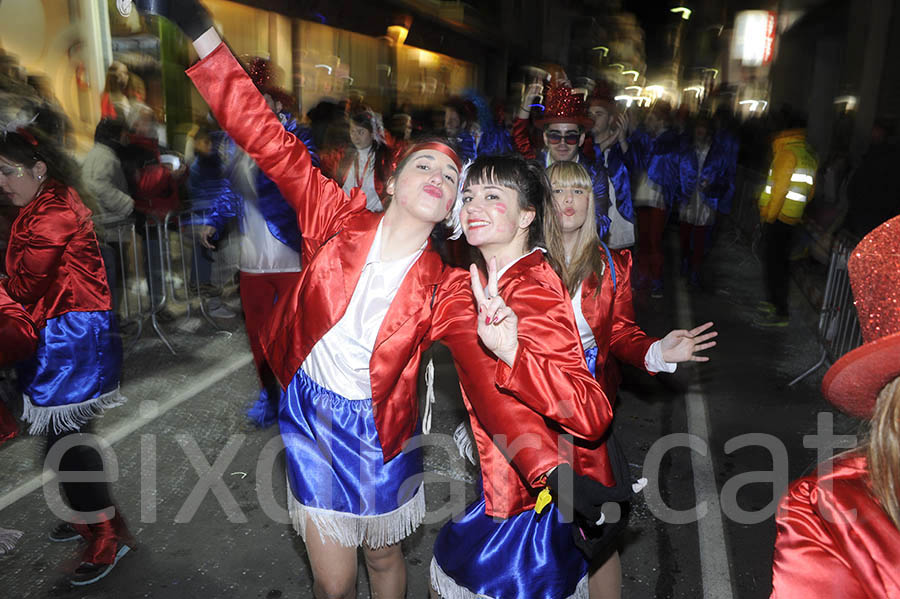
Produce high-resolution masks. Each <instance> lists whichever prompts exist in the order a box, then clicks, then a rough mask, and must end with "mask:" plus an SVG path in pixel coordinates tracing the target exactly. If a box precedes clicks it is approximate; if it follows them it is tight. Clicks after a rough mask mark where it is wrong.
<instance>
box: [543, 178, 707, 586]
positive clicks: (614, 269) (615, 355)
mask: <svg viewBox="0 0 900 599" xmlns="http://www.w3.org/2000/svg"><path fill="white" fill-rule="evenodd" d="M547 173H548V176H549V178H550V185H551V188H552V191H553V202H554V205H555V216H556V224H557V225H558V228H555V229H554V228H550V229H548V230H547V237H548V241H550V242H551V243H550V244H549V247H550V248H551V254H552V253H553V252H554V251H557V252H560V254H559V255H558V256H557V258H558V259H559V260H560V261H561V262H563V263H564V264H565V269H564V275H563V281H564V283H565V286H566V288H567V289H568V291H569V296H570V297H571V304H572V309H573V312H574V315H575V321H576V323H577V325H578V333H579V335H580V337H581V344H582V347H583V348H584V356H585V359H586V361H587V363H588V367H589V368H590V370H591V372H593V373H595V376H596V377H597V380H598V381H599V382H600V384H601V386H602V387H603V390H604V392H605V393H606V395H607V397H609V398H610V400H611V401H614V400H615V397H616V391H617V390H618V386H619V382H620V379H621V374H620V371H619V366H618V363H619V362H625V363H627V364H631V365H632V366H635V367H636V368H640V369H641V370H645V371H647V372H649V373H651V374H653V373H655V372H659V371H665V372H673V371H674V370H675V367H676V364H677V363H678V362H684V361H694V362H705V361H707V360H709V358H707V357H704V356H698V355H696V352H699V351H702V350H704V349H708V348H711V347H713V346H714V345H715V341H710V340H711V339H712V338H713V337H715V336H716V335H717V333H715V332H706V331H707V330H708V329H709V328H710V327H711V326H712V323H711V322H710V323H706V324H704V325H701V326H699V327H697V328H695V329H692V330H690V331H684V330H675V331H671V332H670V333H669V334H668V335H666V336H665V337H664V338H662V339H658V338H654V337H650V336H648V335H647V334H646V333H644V331H642V330H641V329H640V327H638V325H637V324H636V323H635V320H634V307H633V306H632V303H631V281H630V273H631V253H630V252H629V251H628V250H610V249H609V248H607V247H606V245H605V244H603V243H602V242H601V241H600V239H599V238H598V237H597V228H596V224H595V220H594V219H593V218H588V215H593V214H594V195H593V191H592V187H591V179H590V176H589V175H588V173H587V171H586V170H585V169H584V168H583V167H582V166H581V165H579V164H577V163H574V162H560V163H557V164H553V165H552V166H551V167H550V168H549V169H548V170H547ZM552 241H557V243H556V244H554V243H552ZM554 248H556V249H554ZM609 445H614V443H611V442H610V437H608V436H607V437H605V438H604V440H603V442H602V443H600V444H599V445H595V446H594V447H595V449H596V450H597V451H596V454H595V455H596V458H595V459H596V460H597V461H598V462H599V463H600V464H602V468H603V469H604V471H605V472H604V474H605V476H604V479H602V482H604V483H606V484H608V485H609V484H615V483H620V482H621V481H618V480H616V479H617V478H623V477H626V476H627V474H628V473H627V462H626V469H625V472H616V471H615V467H616V465H617V464H620V463H622V462H621V460H619V459H617V456H615V455H612V454H613V452H611V451H610V447H609ZM612 449H617V446H614V447H613V448H612ZM624 524H625V523H624V522H622V523H621V525H620V526H619V530H622V529H624ZM614 541H615V536H614V535H606V534H604V536H603V544H604V545H606V546H605V547H594V553H595V558H594V561H593V564H592V569H593V573H592V575H591V583H590V589H591V597H592V599H596V598H598V597H604V598H605V597H618V596H620V593H621V590H620V588H621V566H620V564H619V556H618V552H617V551H616V549H615V546H614Z"/></svg>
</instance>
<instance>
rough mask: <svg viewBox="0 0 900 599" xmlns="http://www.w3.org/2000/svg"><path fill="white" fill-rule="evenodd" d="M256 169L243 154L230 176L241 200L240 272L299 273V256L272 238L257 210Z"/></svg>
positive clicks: (251, 160)
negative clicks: (242, 200)
mask: <svg viewBox="0 0 900 599" xmlns="http://www.w3.org/2000/svg"><path fill="white" fill-rule="evenodd" d="M257 168H258V167H257V166H256V164H254V162H253V159H252V158H250V157H249V156H248V155H247V154H244V153H242V155H241V156H240V157H239V158H238V163H237V166H236V167H235V169H234V174H233V175H232V181H233V182H234V186H235V190H236V191H237V192H238V193H240V194H241V197H243V198H244V210H243V212H244V214H243V217H242V220H243V222H242V223H241V226H242V229H243V235H242V236H241V261H240V269H241V270H242V271H244V272H249V273H268V272H299V271H300V254H298V253H297V252H295V251H294V250H293V249H291V248H290V247H288V246H286V245H285V244H283V243H281V242H280V241H278V239H277V238H276V237H275V236H274V235H272V232H271V231H269V226H268V225H267V224H266V219H265V218H263V215H262V213H261V212H260V211H259V207H258V206H257V202H258V201H259V199H258V198H257V195H256V172H257Z"/></svg>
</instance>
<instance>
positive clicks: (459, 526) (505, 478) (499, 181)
mask: <svg viewBox="0 0 900 599" xmlns="http://www.w3.org/2000/svg"><path fill="white" fill-rule="evenodd" d="M460 219H461V224H462V228H463V231H464V232H465V234H466V240H467V241H468V242H469V244H471V245H473V246H475V247H476V248H478V251H479V254H480V258H481V260H479V262H480V265H481V269H484V268H485V265H486V266H487V268H486V270H487V272H488V285H487V287H486V288H485V289H484V290H482V289H481V285H480V282H479V284H475V285H474V288H473V289H474V292H475V297H476V300H477V301H478V305H479V335H480V336H481V338H482V339H484V340H487V339H491V340H492V343H491V345H492V346H494V347H496V348H497V349H494V350H493V354H494V355H495V356H496V370H497V372H498V373H500V374H501V377H502V376H505V375H506V373H510V375H511V374H513V373H515V372H517V371H520V370H522V369H524V368H528V369H529V370H530V371H531V372H534V373H536V374H537V375H538V376H539V377H540V380H541V381H542V383H541V384H542V387H541V392H540V393H514V394H513V396H512V397H510V396H509V395H507V396H503V397H501V398H500V400H499V401H498V400H497V399H495V398H491V397H484V396H468V395H466V394H464V399H465V402H466V407H467V409H468V412H469V418H470V423H471V426H472V430H473V433H474V437H475V442H476V445H477V448H478V453H479V457H480V465H481V473H482V485H483V496H482V497H481V498H480V499H479V500H477V501H475V502H474V503H473V504H471V505H470V506H468V507H467V508H466V513H465V515H463V516H462V517H461V518H459V519H457V518H454V519H453V520H452V521H451V522H448V523H447V524H446V525H444V527H443V528H442V529H441V532H440V533H439V535H438V538H437V540H436V541H435V548H434V559H433V560H432V565H431V584H432V588H433V589H434V591H435V592H436V593H437V594H439V595H440V596H441V597H445V598H447V599H450V598H455V597H469V596H475V595H478V596H488V597H495V598H498V599H501V598H514V597H544V598H555V599H563V598H568V597H573V596H575V597H585V596H586V594H587V587H588V576H587V572H588V562H587V560H586V558H585V556H584V555H583V554H582V552H581V551H579V549H578V547H577V545H576V542H575V534H576V531H575V530H574V525H573V523H572V520H571V515H572V513H571V509H572V508H574V511H575V516H576V518H579V517H582V518H585V519H589V520H590V521H591V522H595V521H597V520H598V518H599V517H600V514H601V511H600V506H601V505H602V502H596V503H595V502H594V501H593V499H595V498H596V495H594V494H593V493H594V491H596V490H597V489H596V487H600V486H602V485H600V484H599V483H597V482H595V481H597V480H601V481H603V482H606V481H605V480H604V479H603V472H602V470H600V469H598V468H597V464H595V463H593V461H592V460H591V459H590V455H589V454H588V453H585V452H584V451H583V450H582V449H581V448H580V447H579V446H578V445H579V443H584V444H590V443H593V442H596V441H598V440H599V439H600V438H601V437H602V436H603V434H604V433H605V432H606V428H607V426H608V424H609V422H610V421H611V418H612V408H611V406H610V404H609V402H608V400H607V398H606V396H605V395H604V394H603V392H602V390H600V388H599V385H597V384H596V382H595V381H592V380H590V379H591V375H590V373H589V372H588V371H587V369H586V367H585V363H584V357H583V354H582V351H581V344H580V343H579V340H578V330H577V328H576V327H575V319H574V316H573V314H572V308H571V305H570V303H569V302H568V297H567V295H566V291H565V288H564V287H563V285H562V282H561V281H560V277H559V275H558V274H557V272H558V271H560V270H561V268H560V265H559V264H558V263H557V262H556V260H555V259H554V258H553V249H552V248H553V247H554V245H555V244H558V243H559V242H560V236H559V235H558V234H556V235H554V236H553V239H546V242H545V235H544V231H545V228H549V229H554V228H555V222H554V217H553V204H552V201H551V197H550V191H549V185H548V183H547V181H546V176H545V174H544V172H543V168H542V167H541V166H540V165H538V164H537V163H535V162H529V161H526V160H524V159H522V158H520V157H517V156H510V157H481V158H478V159H477V160H476V161H475V162H474V163H473V164H472V165H471V167H470V168H469V170H468V174H467V176H466V182H465V184H464V186H463V191H462V210H461V215H460ZM547 242H549V243H547ZM544 246H548V247H550V248H551V252H550V254H547V251H546V250H545V249H544ZM559 253H561V252H557V254H559ZM478 270H479V268H478V267H476V266H474V265H473V266H472V277H473V279H474V278H475V277H478V276H479V272H478ZM501 297H502V299H500V298H501ZM510 318H512V319H515V320H516V327H515V329H516V334H515V335H512V334H509V335H507V336H506V337H505V338H502V339H501V338H500V337H501V336H502V334H503V332H504V329H503V327H502V326H495V325H502V324H504V323H505V322H506V321H507V320H509V319H510ZM488 322H489V323H490V324H488ZM510 333H511V331H510ZM507 342H509V343H510V344H513V343H514V344H516V345H517V350H513V349H507ZM582 377H584V378H582ZM574 381H578V384H573V382H574ZM590 383H594V384H590ZM561 390H565V392H564V393H560V391H561ZM566 393H568V395H566ZM498 410H503V412H498ZM573 437H574V438H575V439H576V441H574V442H573V441H572V438H573ZM510 462H511V463H512V464H510ZM544 486H547V487H549V492H550V496H552V497H553V499H554V501H553V502H552V503H551V504H550V505H549V506H537V507H536V500H537V498H538V496H539V493H540V492H541V490H542V487H544ZM629 493H630V485H629ZM582 498H584V499H585V500H584V501H581V499H582ZM532 508H534V509H536V510H539V513H538V514H536V513H535V511H534V510H533V509H532Z"/></svg>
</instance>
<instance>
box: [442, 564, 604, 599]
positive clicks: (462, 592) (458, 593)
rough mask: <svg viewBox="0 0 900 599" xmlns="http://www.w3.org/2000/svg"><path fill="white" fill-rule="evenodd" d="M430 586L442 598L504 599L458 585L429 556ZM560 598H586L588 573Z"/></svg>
mask: <svg viewBox="0 0 900 599" xmlns="http://www.w3.org/2000/svg"><path fill="white" fill-rule="evenodd" d="M431 588H432V589H434V590H435V591H436V592H437V594H438V595H440V596H441V597H442V599H506V598H504V597H491V596H489V595H480V594H476V593H473V592H472V591H470V590H469V589H467V588H465V587H462V586H459V585H458V584H457V583H456V581H455V580H453V579H452V578H451V577H450V576H448V575H447V573H446V572H444V571H443V570H442V569H441V567H440V566H439V565H438V563H437V560H436V559H434V558H433V557H432V558H431ZM560 599H588V574H585V575H584V577H583V578H582V579H581V580H579V581H578V586H577V587H575V592H574V593H572V594H571V595H569V596H568V597H565V598H560Z"/></svg>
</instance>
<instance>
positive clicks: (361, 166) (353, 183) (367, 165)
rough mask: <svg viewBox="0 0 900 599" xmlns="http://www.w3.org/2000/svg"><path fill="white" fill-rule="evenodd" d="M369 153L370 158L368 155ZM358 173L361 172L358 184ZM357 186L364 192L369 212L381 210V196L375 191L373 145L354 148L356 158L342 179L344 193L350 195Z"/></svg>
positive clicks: (382, 208) (382, 207)
mask: <svg viewBox="0 0 900 599" xmlns="http://www.w3.org/2000/svg"><path fill="white" fill-rule="evenodd" d="M370 155H371V159H370V158H369V156H370ZM359 173H363V176H362V185H359V184H358V183H357V181H359ZM357 187H360V188H362V190H363V193H364V194H366V209H367V210H369V211H371V212H381V211H383V210H384V206H383V205H382V204H381V198H379V197H378V193H377V192H376V191H375V150H374V146H369V149H367V150H356V160H354V161H353V164H351V165H350V167H349V168H348V169H347V178H346V180H345V181H344V187H343V190H344V193H346V194H347V195H350V192H351V191H353V190H354V189H356V188H357Z"/></svg>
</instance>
